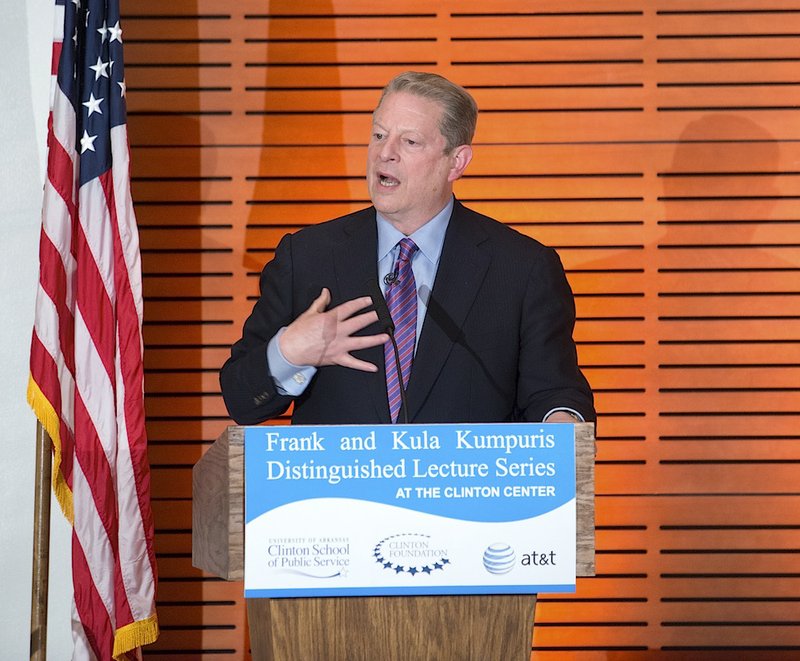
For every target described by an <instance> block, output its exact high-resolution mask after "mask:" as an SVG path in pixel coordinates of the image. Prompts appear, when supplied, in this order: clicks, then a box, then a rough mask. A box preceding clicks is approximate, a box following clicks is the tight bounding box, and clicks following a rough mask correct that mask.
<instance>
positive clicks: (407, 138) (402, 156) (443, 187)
mask: <svg viewBox="0 0 800 661" xmlns="http://www.w3.org/2000/svg"><path fill="white" fill-rule="evenodd" d="M441 114H442V110H441V108H440V107H439V104H438V103H436V102H435V101H431V100H429V99H426V98H423V97H420V96H416V95H414V94H409V93H407V92H395V93H392V94H389V95H388V96H386V97H385V98H384V99H383V102H382V103H381V105H380V106H379V107H378V108H377V110H375V113H374V115H373V122H372V138H371V140H370V143H369V150H368V153H367V186H368V188H369V195H370V198H371V199H372V203H373V204H374V205H375V208H376V209H377V210H378V211H380V212H381V214H383V215H384V216H385V217H386V218H387V219H388V220H389V221H391V222H392V223H393V224H394V225H395V227H397V228H398V229H399V230H400V231H402V232H404V233H405V234H411V233H412V232H413V231H415V230H416V229H418V228H419V227H421V226H422V225H423V224H424V223H426V222H427V221H429V220H430V219H431V218H432V217H433V216H434V215H436V214H437V213H438V212H439V211H441V210H442V209H443V208H444V206H445V204H447V201H448V200H449V198H450V196H451V195H452V192H453V182H454V181H455V180H456V179H458V178H459V177H460V176H461V173H462V172H463V171H464V168H466V166H467V163H469V160H470V158H471V155H472V151H471V148H470V147H469V146H467V145H462V146H460V147H456V148H455V149H453V150H452V151H451V152H450V153H448V154H445V145H446V142H445V139H444V136H443V135H442V134H441V132H440V131H439V119H440V117H441Z"/></svg>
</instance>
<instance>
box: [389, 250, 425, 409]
mask: <svg viewBox="0 0 800 661" xmlns="http://www.w3.org/2000/svg"><path fill="white" fill-rule="evenodd" d="M398 245H399V246H400V254H399V255H398V256H397V261H396V262H395V264H394V273H395V275H396V277H395V279H394V281H393V282H392V283H391V284H390V285H389V289H388V290H387V291H386V305H387V307H388V308H389V314H390V315H392V321H393V322H394V338H395V341H396V342H397V351H398V353H399V355H400V371H401V374H402V383H401V380H400V377H399V376H398V374H397V364H396V363H395V358H394V348H393V347H392V343H391V341H389V342H387V343H386V344H385V345H384V347H383V351H384V358H385V362H386V392H387V393H388V395H389V414H390V415H391V418H392V422H397V416H398V414H399V413H400V404H401V403H402V398H401V396H400V389H401V388H403V389H404V390H405V388H406V385H407V384H408V375H409V374H410V373H411V362H412V360H413V359H414V344H415V343H416V339H417V283H416V282H415V281H414V271H412V270H411V260H412V258H413V257H414V253H415V252H416V251H417V250H419V248H418V247H417V245H416V244H415V243H414V242H413V241H412V240H411V239H409V238H407V237H406V238H405V239H402V240H401V241H400V243H399V244H398Z"/></svg>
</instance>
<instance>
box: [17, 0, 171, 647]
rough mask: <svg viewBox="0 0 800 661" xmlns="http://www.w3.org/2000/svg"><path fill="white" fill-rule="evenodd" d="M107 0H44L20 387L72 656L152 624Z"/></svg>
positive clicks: (143, 448)
mask: <svg viewBox="0 0 800 661" xmlns="http://www.w3.org/2000/svg"><path fill="white" fill-rule="evenodd" d="M119 19H120V16H119V5H118V0H56V37H55V39H54V47H53V74H54V76H55V85H54V89H53V99H52V106H51V113H50V121H49V133H48V163H47V180H46V182H45V191H44V203H43V211H42V233H41V240H40V246H39V251H40V255H39V259H40V273H39V289H38V292H37V297H36V317H35V322H34V329H33V340H32V343H31V375H30V380H29V386H28V401H29V402H30V404H31V406H32V408H33V409H34V411H35V413H36V416H37V417H38V418H39V420H40V421H41V423H42V425H43V427H44V428H45V430H46V431H47V432H48V434H49V435H50V438H51V439H52V441H53V454H54V461H53V488H54V491H55V494H56V497H57V499H58V501H59V503H60V504H61V508H62V510H63V511H64V514H65V515H66V517H67V518H68V520H69V521H70V522H71V524H72V576H73V587H74V602H73V625H72V630H73V638H74V642H75V651H74V658H76V659H101V660H104V659H110V658H111V657H112V656H113V657H115V658H137V657H139V656H140V651H139V649H138V648H139V647H140V646H141V645H146V644H148V643H151V642H153V641H154V640H155V639H156V638H157V637H158V620H157V617H156V610H155V590H156V580H157V573H156V562H155V553H154V549H153V517H152V512H151V509H150V472H149V464H148V460H147V437H146V434H145V421H144V387H143V384H144V378H143V366H142V352H143V343H142V332H141V329H142V283H141V263H140V255H139V238H138V232H137V227H136V219H135V217H134V213H133V205H132V202H131V196H130V178H129V150H128V137H127V129H126V125H125V112H126V111H125V81H124V77H123V66H122V64H123V59H122V29H121V28H120V21H119Z"/></svg>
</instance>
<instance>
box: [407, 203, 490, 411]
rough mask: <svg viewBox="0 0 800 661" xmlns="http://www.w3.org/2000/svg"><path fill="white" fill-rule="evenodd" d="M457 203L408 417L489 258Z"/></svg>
mask: <svg viewBox="0 0 800 661" xmlns="http://www.w3.org/2000/svg"><path fill="white" fill-rule="evenodd" d="M468 214H469V212H468V211H467V210H466V209H464V207H462V206H461V204H459V203H458V202H456V206H455V208H454V209H453V216H452V218H451V219H450V223H449V225H448V227H447V233H446V235H445V240H444V245H443V247H442V256H441V259H440V260H439V268H438V270H437V273H436V280H435V282H434V285H433V292H432V294H431V299H430V300H429V302H428V311H427V313H426V315H425V322H424V324H423V327H422V333H421V334H420V338H419V344H418V347H417V353H416V356H415V357H414V365H413V367H412V369H411V377H410V379H409V382H408V390H407V395H408V408H409V416H408V417H409V419H410V420H413V419H414V416H415V415H416V414H417V413H418V412H419V409H420V408H421V406H422V405H423V403H424V402H425V399H426V398H427V397H428V394H429V393H430V390H431V388H432V387H433V384H434V382H435V381H436V378H437V377H438V375H439V372H441V370H442V367H443V365H444V362H445V360H446V359H447V356H448V354H449V353H450V350H451V349H452V347H453V344H454V343H455V342H456V341H458V340H459V339H460V336H461V332H462V331H461V329H462V326H463V323H464V320H465V319H466V317H467V314H468V312H469V310H470V308H471V307H472V304H473V302H474V301H475V296H476V294H477V292H478V289H479V288H480V286H481V283H482V282H483V279H484V278H485V276H486V271H487V269H488V268H489V262H490V257H489V256H488V254H487V253H486V252H485V251H484V250H481V247H480V244H481V243H483V242H484V241H485V240H486V239H487V236H486V234H485V232H484V231H483V230H482V229H481V228H480V227H478V226H477V224H476V223H474V222H473V221H472V219H471V218H470V217H469V215H468Z"/></svg>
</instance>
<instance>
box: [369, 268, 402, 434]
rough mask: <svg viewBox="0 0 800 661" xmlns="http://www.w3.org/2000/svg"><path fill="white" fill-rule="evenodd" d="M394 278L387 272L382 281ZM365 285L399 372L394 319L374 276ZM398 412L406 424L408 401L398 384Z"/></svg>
mask: <svg viewBox="0 0 800 661" xmlns="http://www.w3.org/2000/svg"><path fill="white" fill-rule="evenodd" d="M390 276H391V281H389V282H387V279H388V278H389V277H390ZM395 280H397V274H396V273H389V274H387V275H386V276H385V277H384V278H383V281H384V282H385V283H386V284H387V285H390V284H392V283H393V282H394V281H395ZM367 287H369V295H370V298H371V299H372V305H373V306H374V307H375V312H377V313H378V325H379V326H380V327H381V330H382V331H383V332H385V333H386V334H387V335H388V336H389V341H390V342H391V343H392V353H393V354H394V364H395V366H396V367H397V373H398V374H401V373H402V370H401V368H400V351H399V350H398V348H397V341H396V340H395V339H394V321H392V315H391V314H389V307H388V306H387V305H386V299H385V298H384V297H383V292H381V288H380V287H378V281H377V280H375V279H374V278H370V279H369V280H368V281H367ZM400 402H401V404H400V413H401V415H402V418H403V424H404V425H407V424H408V402H407V401H406V389H405V388H403V387H402V385H401V386H400Z"/></svg>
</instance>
